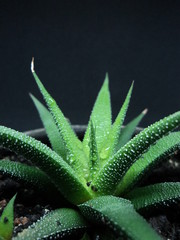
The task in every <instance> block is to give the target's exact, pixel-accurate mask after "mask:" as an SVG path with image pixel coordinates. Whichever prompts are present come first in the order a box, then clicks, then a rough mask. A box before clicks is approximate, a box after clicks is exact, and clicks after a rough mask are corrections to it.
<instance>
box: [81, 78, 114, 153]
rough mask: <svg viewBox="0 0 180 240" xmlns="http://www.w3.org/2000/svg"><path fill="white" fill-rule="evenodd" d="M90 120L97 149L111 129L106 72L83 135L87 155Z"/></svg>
mask: <svg viewBox="0 0 180 240" xmlns="http://www.w3.org/2000/svg"><path fill="white" fill-rule="evenodd" d="M91 121H92V122H93V124H94V126H96V141H97V148H98V151H99V150H100V149H101V147H102V144H103V143H104V141H105V139H106V138H107V136H108V134H109V131H110V129H111V102H110V93H109V79H108V74H106V77H105V81H104V83H103V86H102V87H101V90H100V92H99V94H98V96H97V99H96V102H95V104H94V107H93V110H92V113H91V116H90V119H89V123H88V127H87V130H86V133H85V136H84V140H83V146H84V149H85V151H86V153H87V155H89V141H90V139H89V136H90V135H89V132H90V128H91Z"/></svg>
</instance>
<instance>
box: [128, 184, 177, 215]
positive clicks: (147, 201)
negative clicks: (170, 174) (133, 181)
mask: <svg viewBox="0 0 180 240" xmlns="http://www.w3.org/2000/svg"><path fill="white" fill-rule="evenodd" d="M126 197H127V198H128V199H130V200H131V202H132V203H133V205H134V207H135V209H137V210H138V211H142V210H146V209H150V208H152V207H158V206H160V205H165V206H168V205H169V204H171V203H173V202H174V201H175V200H177V199H178V200H179V199H180V183H179V182H166V183H157V184H154V185H150V186H146V187H140V188H136V189H134V190H133V191H131V192H130V193H128V194H127V195H126Z"/></svg>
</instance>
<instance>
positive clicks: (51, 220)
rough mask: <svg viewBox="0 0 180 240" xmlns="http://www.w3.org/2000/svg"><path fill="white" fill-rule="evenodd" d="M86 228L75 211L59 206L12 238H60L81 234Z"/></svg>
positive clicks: (17, 239) (85, 224) (16, 239)
mask: <svg viewBox="0 0 180 240" xmlns="http://www.w3.org/2000/svg"><path fill="white" fill-rule="evenodd" d="M86 228H87V223H86V222H85V220H84V219H83V217H82V216H81V215H80V214H79V213H78V212H77V211H75V210H73V209H67V208H61V209H57V210H54V211H51V212H49V213H48V214H46V215H45V216H44V217H42V218H41V219H40V220H38V221H37V222H36V223H34V224H33V225H31V226H30V227H29V228H27V229H25V230H24V231H23V232H21V233H19V234H18V235H17V237H14V238H13V240H32V239H34V240H35V239H62V238H63V237H64V236H66V237H73V236H74V235H80V236H81V235H82V234H83V232H84V231H85V230H86Z"/></svg>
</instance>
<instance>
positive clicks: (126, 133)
mask: <svg viewBox="0 0 180 240" xmlns="http://www.w3.org/2000/svg"><path fill="white" fill-rule="evenodd" d="M146 113H147V109H145V110H144V111H143V112H142V113H141V114H139V115H138V116H137V117H136V118H134V119H133V120H132V121H131V122H130V123H128V124H127V125H126V126H125V127H124V128H123V129H122V130H121V134H120V135H119V139H118V144H117V150H119V149H120V148H121V147H122V146H124V145H125V144H126V143H127V142H128V141H129V140H130V139H131V137H132V135H133V134H134V132H135V129H136V127H137V126H138V125H139V123H140V122H141V120H142V118H143V117H144V116H145V115H146Z"/></svg>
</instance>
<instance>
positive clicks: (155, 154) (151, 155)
mask: <svg viewBox="0 0 180 240" xmlns="http://www.w3.org/2000/svg"><path fill="white" fill-rule="evenodd" d="M179 149H180V132H173V133H170V134H169V135H168V136H164V137H163V138H161V139H160V140H158V141H157V142H156V144H155V145H152V146H151V147H150V148H149V149H148V151H147V152H145V153H144V154H143V155H142V156H141V157H140V158H139V159H137V160H136V162H135V163H134V164H133V165H132V166H131V167H130V168H129V170H128V171H127V173H126V174H125V176H124V177H123V179H122V181H121V183H120V184H119V186H118V189H117V192H118V194H119V195H122V194H123V193H124V192H127V191H128V190H129V189H131V188H132V187H133V186H134V185H135V184H136V185H137V184H138V182H140V181H141V180H142V178H143V176H145V175H146V174H147V172H148V171H149V172H150V170H151V169H152V168H153V167H154V165H156V164H157V163H159V161H161V160H163V159H165V158H167V157H168V156H170V155H172V154H173V153H174V152H175V151H177V150H179Z"/></svg>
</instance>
